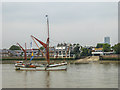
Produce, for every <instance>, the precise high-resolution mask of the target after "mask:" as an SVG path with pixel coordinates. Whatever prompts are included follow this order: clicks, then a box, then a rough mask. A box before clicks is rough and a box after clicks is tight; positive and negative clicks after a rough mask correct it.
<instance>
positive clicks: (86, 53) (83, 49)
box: [81, 48, 91, 56]
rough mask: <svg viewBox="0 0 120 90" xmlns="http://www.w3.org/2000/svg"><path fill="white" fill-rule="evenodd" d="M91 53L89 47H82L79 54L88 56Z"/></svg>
mask: <svg viewBox="0 0 120 90" xmlns="http://www.w3.org/2000/svg"><path fill="white" fill-rule="evenodd" d="M90 55H91V48H82V53H81V56H90Z"/></svg>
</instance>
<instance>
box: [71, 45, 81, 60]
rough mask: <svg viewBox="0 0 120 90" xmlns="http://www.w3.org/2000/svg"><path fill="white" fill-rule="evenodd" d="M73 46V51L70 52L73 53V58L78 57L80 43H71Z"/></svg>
mask: <svg viewBox="0 0 120 90" xmlns="http://www.w3.org/2000/svg"><path fill="white" fill-rule="evenodd" d="M73 45H74V46H75V47H74V49H73V51H72V52H71V54H74V55H75V59H78V58H80V45H79V44H73Z"/></svg>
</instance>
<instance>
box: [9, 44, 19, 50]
mask: <svg viewBox="0 0 120 90" xmlns="http://www.w3.org/2000/svg"><path fill="white" fill-rule="evenodd" d="M9 50H21V48H20V47H19V46H16V45H12V46H11V47H10V48H9Z"/></svg>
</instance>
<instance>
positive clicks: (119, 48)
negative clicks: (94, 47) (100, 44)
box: [112, 43, 120, 54]
mask: <svg viewBox="0 0 120 90" xmlns="http://www.w3.org/2000/svg"><path fill="white" fill-rule="evenodd" d="M112 49H113V50H114V51H115V53H116V54H120V43H118V44H115V45H114V46H113V47H112Z"/></svg>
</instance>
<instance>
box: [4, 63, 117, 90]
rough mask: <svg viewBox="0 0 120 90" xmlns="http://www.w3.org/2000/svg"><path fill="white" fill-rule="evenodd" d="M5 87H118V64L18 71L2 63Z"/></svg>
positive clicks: (92, 64) (10, 65)
mask: <svg viewBox="0 0 120 90" xmlns="http://www.w3.org/2000/svg"><path fill="white" fill-rule="evenodd" d="M2 87H3V88H118V65H117V64H115V63H109V64H98V63H90V64H77V65H76V64H69V65H68V69H67V71H16V70H14V64H2Z"/></svg>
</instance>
